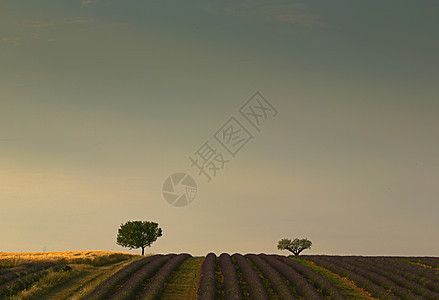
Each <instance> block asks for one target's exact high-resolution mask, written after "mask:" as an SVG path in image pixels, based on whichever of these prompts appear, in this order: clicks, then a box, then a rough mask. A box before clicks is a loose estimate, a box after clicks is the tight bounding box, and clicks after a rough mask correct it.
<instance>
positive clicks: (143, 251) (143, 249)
mask: <svg viewBox="0 0 439 300" xmlns="http://www.w3.org/2000/svg"><path fill="white" fill-rule="evenodd" d="M144 254H145V247H142V255H144Z"/></svg>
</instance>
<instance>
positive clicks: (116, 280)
mask: <svg viewBox="0 0 439 300" xmlns="http://www.w3.org/2000/svg"><path fill="white" fill-rule="evenodd" d="M161 256H162V255H161V254H158V255H152V256H148V257H145V258H142V259H140V260H137V261H135V262H132V263H131V264H129V265H128V266H126V267H124V268H123V269H121V270H119V271H117V272H116V273H114V274H113V275H112V276H110V277H109V278H107V279H106V280H105V281H104V282H103V283H101V284H100V285H99V286H98V287H97V288H96V289H95V290H94V291H93V292H92V293H91V294H90V295H88V296H87V297H85V298H84V299H87V300H99V299H106V298H108V296H110V295H111V292H112V291H113V290H114V289H115V287H116V286H117V285H118V284H121V283H123V282H124V281H125V280H127V279H128V278H129V277H130V276H131V275H132V274H133V273H134V272H136V271H137V270H139V269H140V268H142V267H143V266H145V265H146V264H148V263H150V262H152V261H153V260H155V259H158V258H159V257H161Z"/></svg>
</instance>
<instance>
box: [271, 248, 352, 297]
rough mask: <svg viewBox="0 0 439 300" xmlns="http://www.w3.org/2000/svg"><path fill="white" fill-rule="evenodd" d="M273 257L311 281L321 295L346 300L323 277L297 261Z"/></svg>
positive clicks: (283, 257) (278, 256)
mask: <svg viewBox="0 0 439 300" xmlns="http://www.w3.org/2000/svg"><path fill="white" fill-rule="evenodd" d="M275 257H276V258H277V259H278V260H280V261H282V262H284V263H286V264H287V265H289V266H290V267H292V268H293V269H294V270H296V271H297V272H299V273H300V274H301V275H302V276H304V277H305V278H306V279H308V280H311V281H312V282H313V283H314V286H315V287H316V288H317V289H321V290H322V292H323V295H325V296H331V299H336V300H343V299H346V297H345V296H343V294H342V293H340V291H339V290H338V289H337V288H336V287H335V286H334V285H333V284H332V283H331V282H330V281H329V280H328V279H326V278H325V277H323V276H322V275H320V274H319V273H317V272H315V271H314V270H313V269H311V268H309V267H307V266H305V265H303V264H301V263H300V262H298V261H295V260H292V259H291V258H287V257H285V256H281V255H275Z"/></svg>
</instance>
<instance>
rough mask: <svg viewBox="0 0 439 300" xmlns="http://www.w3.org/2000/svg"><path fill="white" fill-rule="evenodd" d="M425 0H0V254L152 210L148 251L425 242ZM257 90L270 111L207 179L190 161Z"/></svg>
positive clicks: (438, 24) (100, 230)
mask: <svg viewBox="0 0 439 300" xmlns="http://www.w3.org/2000/svg"><path fill="white" fill-rule="evenodd" d="M438 9H439V2H437V1H385V2H383V1H376V0H374V1H337V0H336V1H324V0H318V1H317V0H315V1H282V0H278V1H265V0H257V1H210V0H209V1H186V2H185V3H184V4H183V3H182V2H181V1H170V0H169V1H166V0H165V1H132V0H127V1H116V0H84V1H81V0H77V1H55V0H52V1H30V0H27V1H25V0H20V1H12V0H3V1H1V3H0V228H1V230H0V251H42V250H43V249H46V250H47V251H62V250H89V249H97V250H118V251H127V249H125V248H121V247H119V246H117V245H116V243H115V241H116V233H117V229H118V227H119V225H120V224H121V223H122V222H125V221H127V220H150V221H155V222H158V223H159V224H160V226H161V227H162V229H163V233H164V235H163V237H161V238H159V239H158V240H157V242H156V243H154V244H153V246H152V247H151V248H150V249H148V250H149V252H154V253H168V252H189V253H191V254H193V255H205V254H207V253H208V252H211V251H213V252H216V253H217V254H219V253H221V252H229V253H233V252H242V253H246V252H254V253H260V252H266V253H280V252H279V251H278V250H277V249H276V245H277V241H278V240H279V239H281V238H284V237H290V238H294V237H307V238H309V239H310V240H312V241H313V243H314V246H313V248H312V250H310V251H308V253H309V254H312V253H314V254H316V253H320V254H359V255H437V254H438V253H439V240H438V238H437V236H439V218H437V215H438V213H439V204H438V196H439V187H438V184H437V183H438V179H439V158H438V154H437V153H439V140H438V138H437V128H439V101H438V95H439V87H438V79H439V59H438V57H439V56H438V54H437V53H439V36H438V34H437V32H438V30H439V20H438V18H437V11H438ZM256 91H259V92H261V93H262V94H263V95H264V96H265V97H266V98H267V99H268V100H269V101H270V103H272V105H274V106H275V107H276V109H277V110H278V111H279V113H278V115H277V116H276V117H275V118H272V119H270V120H268V121H267V122H266V123H265V124H264V125H263V127H262V128H261V132H260V133H258V134H255V138H254V139H253V140H252V141H251V142H250V143H249V144H247V145H246V146H245V147H244V148H243V149H242V150H241V151H240V152H239V153H238V155H237V156H236V158H233V159H232V160H231V162H230V163H229V164H228V165H226V168H225V169H224V170H221V171H220V172H219V173H218V174H217V176H216V177H215V178H214V179H212V181H211V182H210V183H206V182H205V180H204V177H201V176H199V175H198V173H197V169H195V168H194V167H191V166H190V161H189V156H191V155H192V154H193V153H194V152H195V151H196V150H197V149H198V148H199V147H200V146H201V145H202V144H203V143H204V142H205V141H206V140H212V139H213V138H212V136H213V134H214V133H215V132H216V131H217V130H218V128H220V126H221V125H222V124H223V123H224V122H225V121H226V120H227V119H228V118H229V117H231V116H232V115H237V114H238V112H237V109H238V108H239V107H240V106H241V105H243V103H244V102H245V101H246V100H247V99H248V98H249V97H250V96H251V95H253V94H254V93H255V92H256ZM252 132H253V133H256V132H255V131H252ZM175 172H185V173H187V174H190V175H191V176H193V178H194V179H195V180H196V182H197V184H198V187H199V189H198V194H197V196H196V199H195V200H194V202H192V203H191V204H190V205H189V206H187V207H184V208H174V207H172V206H170V205H169V204H168V203H167V202H165V200H164V199H163V196H162V185H163V182H164V181H165V179H166V178H167V177H168V176H169V175H171V174H172V173H175ZM137 252H138V251H137ZM147 252H148V251H147ZM285 254H286V253H285Z"/></svg>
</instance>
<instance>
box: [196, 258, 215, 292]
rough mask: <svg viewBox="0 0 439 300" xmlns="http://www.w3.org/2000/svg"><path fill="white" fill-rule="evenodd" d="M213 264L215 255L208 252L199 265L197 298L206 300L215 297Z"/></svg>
mask: <svg viewBox="0 0 439 300" xmlns="http://www.w3.org/2000/svg"><path fill="white" fill-rule="evenodd" d="M215 266H216V255H215V254H214V253H209V254H208V255H207V256H206V258H205V259H204V261H203V264H202V265H201V278H200V284H199V287H198V299H201V300H208V299H214V298H215V284H216V279H215Z"/></svg>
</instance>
